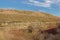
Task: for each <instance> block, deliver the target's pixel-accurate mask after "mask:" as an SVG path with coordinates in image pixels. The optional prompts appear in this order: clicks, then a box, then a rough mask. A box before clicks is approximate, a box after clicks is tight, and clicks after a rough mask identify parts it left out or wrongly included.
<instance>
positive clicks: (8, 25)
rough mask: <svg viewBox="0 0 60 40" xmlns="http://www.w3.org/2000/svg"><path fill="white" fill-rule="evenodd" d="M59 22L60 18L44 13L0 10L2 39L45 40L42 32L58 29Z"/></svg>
mask: <svg viewBox="0 0 60 40" xmlns="http://www.w3.org/2000/svg"><path fill="white" fill-rule="evenodd" d="M59 22H60V18H58V17H56V16H53V15H51V14H47V13H44V12H33V11H21V10H8V9H0V39H1V40H43V38H44V37H42V39H39V38H41V36H42V35H41V34H40V32H41V31H46V30H49V31H50V29H52V30H53V29H54V28H55V29H56V28H57V27H58V26H57V25H58V24H59ZM40 35H41V36H40ZM38 36H39V37H38ZM37 37H38V38H37Z"/></svg>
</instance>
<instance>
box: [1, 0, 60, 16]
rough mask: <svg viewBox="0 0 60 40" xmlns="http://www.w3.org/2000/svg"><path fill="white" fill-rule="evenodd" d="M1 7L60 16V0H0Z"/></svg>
mask: <svg viewBox="0 0 60 40" xmlns="http://www.w3.org/2000/svg"><path fill="white" fill-rule="evenodd" d="M0 8H9V9H18V10H32V11H42V12H47V13H50V14H53V15H55V16H60V0H0Z"/></svg>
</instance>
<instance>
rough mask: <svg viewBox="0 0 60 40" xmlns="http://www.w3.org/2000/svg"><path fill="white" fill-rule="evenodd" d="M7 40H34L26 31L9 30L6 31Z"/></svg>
mask: <svg viewBox="0 0 60 40" xmlns="http://www.w3.org/2000/svg"><path fill="white" fill-rule="evenodd" d="M5 38H6V40H32V34H29V33H28V32H27V30H26V29H25V30H24V29H17V28H14V29H7V30H5Z"/></svg>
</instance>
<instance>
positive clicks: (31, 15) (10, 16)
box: [0, 9, 60, 22]
mask: <svg viewBox="0 0 60 40" xmlns="http://www.w3.org/2000/svg"><path fill="white" fill-rule="evenodd" d="M3 20H4V21H22V22H55V21H58V20H60V19H59V18H58V17H56V16H53V15H50V14H48V13H43V12H32V11H20V10H8V9H6V10H3V9H1V10H0V21H3Z"/></svg>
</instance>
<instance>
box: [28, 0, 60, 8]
mask: <svg viewBox="0 0 60 40" xmlns="http://www.w3.org/2000/svg"><path fill="white" fill-rule="evenodd" d="M44 1H45V2H40V1H37V0H29V2H28V4H31V5H34V6H41V7H51V5H52V4H57V3H60V0H44Z"/></svg>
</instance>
